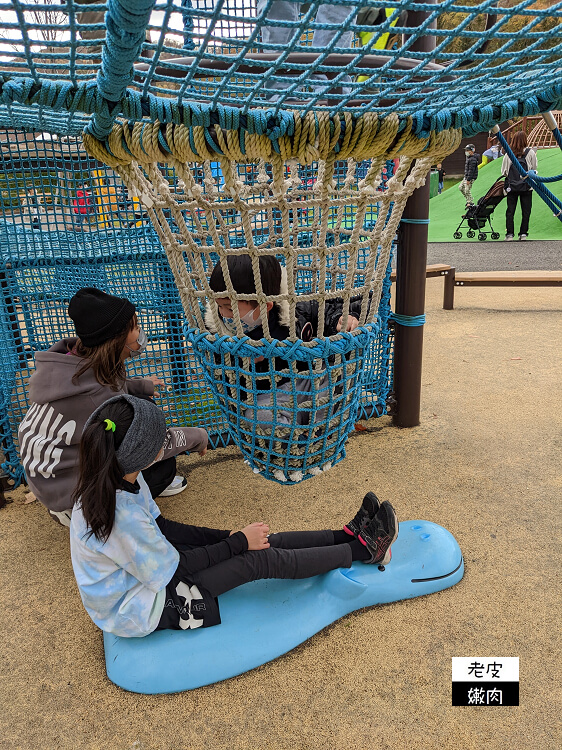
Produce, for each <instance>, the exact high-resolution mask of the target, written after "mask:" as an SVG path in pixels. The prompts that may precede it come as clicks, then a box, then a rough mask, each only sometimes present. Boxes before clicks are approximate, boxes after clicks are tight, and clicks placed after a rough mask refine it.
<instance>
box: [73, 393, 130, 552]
mask: <svg viewBox="0 0 562 750" xmlns="http://www.w3.org/2000/svg"><path fill="white" fill-rule="evenodd" d="M133 417H134V411H133V407H132V406H131V405H130V404H129V403H127V402H126V401H124V400H123V401H118V402H116V403H113V404H108V406H107V407H106V408H105V409H102V410H101V411H100V413H99V415H98V416H97V418H96V419H95V421H94V422H92V423H91V424H89V425H88V427H86V429H85V430H84V432H83V434H82V440H81V441H80V458H79V478H78V484H77V485H76V489H75V490H74V492H73V494H72V500H73V501H74V502H75V503H76V504H77V505H79V507H81V508H82V514H83V516H84V520H85V521H86V525H87V526H88V529H89V534H88V536H89V537H90V536H92V534H93V535H94V536H95V537H96V539H99V540H100V541H101V542H105V541H106V540H107V539H108V537H109V535H110V534H111V529H112V528H113V523H114V521H115V493H116V491H117V489H118V488H119V487H120V486H121V483H122V481H123V470H122V469H121V467H120V465H119V461H118V460H117V456H116V453H115V451H116V450H117V448H119V446H120V445H121V442H122V441H123V438H124V437H125V435H126V434H127V430H128V429H129V427H130V426H131V423H132V421H133ZM106 419H110V420H111V421H112V422H113V423H114V424H115V432H112V431H111V430H107V429H106V426H107V425H106V424H105V422H104V420H106Z"/></svg>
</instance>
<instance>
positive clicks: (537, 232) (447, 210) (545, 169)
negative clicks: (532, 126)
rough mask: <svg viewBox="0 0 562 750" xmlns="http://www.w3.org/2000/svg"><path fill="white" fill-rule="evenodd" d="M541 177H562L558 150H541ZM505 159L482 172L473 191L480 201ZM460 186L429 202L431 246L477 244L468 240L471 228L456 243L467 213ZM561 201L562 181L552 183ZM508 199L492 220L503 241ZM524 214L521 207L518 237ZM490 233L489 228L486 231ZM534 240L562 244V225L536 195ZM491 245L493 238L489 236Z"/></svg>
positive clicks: (517, 216)
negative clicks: (460, 224)
mask: <svg viewBox="0 0 562 750" xmlns="http://www.w3.org/2000/svg"><path fill="white" fill-rule="evenodd" d="M537 161H538V173H539V174H540V175H542V176H548V177H553V176H555V175H559V174H562V152H561V151H560V150H559V149H558V148H547V149H540V150H539V151H538V153H537ZM501 162H502V160H501V158H500V159H496V160H495V161H492V162H489V163H488V164H486V166H484V167H482V169H479V170H478V179H477V180H476V182H475V183H474V187H473V188H472V195H473V197H474V200H475V201H477V200H478V199H479V198H481V197H482V196H483V195H485V193H486V192H487V191H488V190H489V188H490V187H491V186H492V185H493V184H494V182H495V181H496V180H497V179H498V177H500V175H501ZM458 184H459V183H457V185H454V186H453V187H451V188H450V189H449V190H446V191H444V192H442V193H441V195H436V196H435V197H434V198H432V199H431V200H430V201H429V219H430V221H429V238H428V239H429V242H477V241H478V236H476V237H475V238H474V239H473V240H469V239H467V237H466V230H467V228H468V227H467V225H466V223H465V225H464V227H463V228H462V229H461V231H462V235H463V236H462V239H460V240H455V239H454V238H453V232H454V231H455V229H456V228H457V226H458V225H459V223H460V220H461V217H462V215H463V213H464V197H463V195H462V194H461V192H460V191H459V189H458ZM546 187H547V188H548V189H549V190H550V191H551V192H552V193H554V195H556V197H557V198H560V199H561V200H562V181H560V182H553V183H548V184H547V186H546ZM506 206H507V203H506V201H505V199H504V200H503V201H502V202H501V203H500V204H499V205H498V206H497V208H496V210H495V211H494V213H493V214H492V216H491V220H492V226H493V227H494V229H495V231H496V232H499V234H500V239H501V240H503V239H504V237H505V209H506ZM520 221H521V211H520V208H519V206H518V207H517V211H516V213H515V234H516V235H517V233H518V231H519V224H520ZM486 229H489V226H487V227H486ZM529 239H530V240H562V221H560V219H557V218H556V217H555V216H553V215H552V211H551V210H550V208H549V207H548V206H547V205H546V203H545V202H544V201H543V200H542V199H541V198H539V196H538V195H537V194H536V193H535V194H534V195H533V210H532V212H531V221H530V223H529ZM488 241H489V242H492V241H493V240H490V237H489V235H488Z"/></svg>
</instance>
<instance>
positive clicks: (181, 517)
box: [0, 258, 562, 750]
mask: <svg viewBox="0 0 562 750" xmlns="http://www.w3.org/2000/svg"><path fill="white" fill-rule="evenodd" d="M445 259H446V260H450V258H445ZM442 295H443V280H442V279H439V278H431V279H428V281H427V324H426V328H425V331H424V371H423V380H422V387H423V394H422V414H421V424H420V425H419V426H418V427H416V428H413V429H408V430H399V429H396V428H395V427H392V426H391V421H390V419H389V418H388V417H383V418H381V419H380V420H372V421H370V422H366V423H365V424H364V426H365V427H366V428H367V429H366V430H365V431H364V432H355V433H354V434H353V435H352V436H351V438H350V440H349V443H348V446H347V450H348V454H347V458H346V459H345V461H342V462H341V463H340V464H338V465H337V466H334V468H333V469H332V470H331V471H329V472H326V473H325V474H323V475H322V476H320V477H317V478H315V479H311V480H309V481H307V482H303V483H302V484H299V485H296V486H294V487H283V486H281V485H279V484H275V483H274V482H268V481H266V480H265V479H263V478H262V477H259V476H256V475H254V474H252V472H251V471H250V470H249V469H248V467H247V466H245V464H244V463H243V461H242V459H241V458H240V455H239V453H238V452H237V450H236V449H234V448H225V449H222V450H219V451H213V452H210V453H209V454H208V455H207V456H205V457H204V458H201V457H199V456H194V457H182V458H181V459H180V465H181V468H182V470H183V471H184V472H185V473H186V474H187V475H188V480H189V483H188V490H187V491H186V492H184V493H182V494H181V495H177V496H176V497H171V498H163V499H162V500H161V501H160V502H161V508H162V511H163V513H164V515H165V516H168V517H170V518H172V519H174V520H177V521H184V522H188V523H194V524H201V525H203V524H205V525H213V526H214V525H216V526H217V527H219V528H229V527H231V528H239V527H240V526H241V525H243V524H245V523H247V522H249V521H254V520H262V519H263V520H266V521H268V522H269V523H270V524H271V527H272V529H273V530H275V531H277V530H281V529H287V528H303V529H313V528H320V527H322V526H325V525H328V526H332V527H333V528H341V526H342V524H344V523H346V522H347V521H349V519H350V518H351V517H352V516H353V514H354V513H355V511H356V509H357V505H358V502H359V500H360V499H361V498H362V497H363V494H364V492H365V491H366V490H367V489H373V490H375V491H376V492H377V493H378V494H379V495H380V497H381V499H384V500H386V499H388V500H391V502H392V503H393V505H394V506H395V507H396V510H397V513H398V516H399V518H400V522H401V523H406V522H407V521H408V520H412V519H427V520H429V521H434V522H436V523H439V524H441V525H443V526H445V527H446V528H448V529H449V530H450V531H451V532H452V533H453V534H454V535H455V537H456V538H457V540H458V542H459V544H460V546H461V549H462V550H463V553H464V557H465V564H466V570H465V576H464V578H463V580H462V581H461V582H460V583H459V584H458V585H456V586H454V587H453V588H451V589H447V590H445V591H443V592H440V593H438V594H432V595H431V596H426V597H420V598H417V599H411V600H408V601H403V602H397V603H394V604H391V605H388V606H383V607H375V608H373V609H371V610H368V611H363V612H355V613H353V614H351V615H349V616H348V617H345V618H343V619H341V620H338V621H337V622H336V623H334V624H333V625H332V626H331V627H329V628H327V629H325V630H324V631H322V632H321V633H318V634H317V635H315V636H314V637H313V638H311V639H310V640H308V641H307V642H306V643H304V644H303V645H301V646H299V647H298V648H297V649H295V650H294V651H292V652H290V653H288V654H286V655H285V656H282V657H281V658H279V659H276V660H275V661H273V662H271V663H269V664H266V665H264V666H263V667H260V668H258V669H255V670H253V671H251V672H248V673H246V674H243V675H240V676H239V677H235V678H233V679H231V680H227V681H225V682H221V683H217V684H215V685H210V686H208V687H204V688H200V689H198V690H193V691H189V692H184V693H179V694H176V695H138V694H134V693H127V692H125V691H124V690H121V689H120V688H117V687H116V686H115V685H113V684H112V683H111V682H109V680H108V679H107V677H106V673H105V667H104V653H103V646H102V637H101V633H100V632H99V631H98V630H97V628H96V627H95V626H94V625H93V624H92V622H91V621H90V619H89V618H88V615H87V614H86V612H85V610H84V608H83V606H82V604H81V601H80V597H79V595H78V591H77V589H76V584H75V582H74V578H73V574H72V570H71V564H70V554H69V549H68V532H67V531H66V529H64V528H63V527H61V526H57V525H56V524H54V523H53V522H52V521H50V520H49V518H48V517H47V513H46V511H45V509H44V508H43V507H42V506H40V505H39V504H38V503H36V502H33V503H30V504H25V496H24V492H23V488H21V487H20V488H18V489H16V490H12V491H11V492H9V493H8V494H9V495H10V496H11V498H12V500H13V502H12V503H10V504H8V505H7V506H6V507H5V508H2V509H0V560H1V561H2V564H1V565H0V592H1V595H0V633H1V634H2V643H1V646H0V675H1V677H0V684H1V696H2V711H1V712H0V750H195V749H197V750H254V749H256V748H259V749H261V748H267V750H313V749H314V750H373V749H374V748H376V750H436V749H437V750H482V749H483V748H484V749H485V750H519V749H520V748H528V749H529V750H560V748H561V747H562V736H561V731H560V730H561V726H560V708H559V707H560V706H561V705H562V694H561V686H560V667H559V666H558V667H557V666H556V665H557V664H558V665H559V664H560V637H559V619H560V615H559V612H560V559H561V553H560V533H557V531H559V527H560V522H559V518H560V490H561V487H562V480H561V476H560V457H559V450H557V448H559V445H560V434H561V432H560V428H561V415H562V387H561V382H560V368H561V366H562V357H561V352H560V347H559V346H558V347H557V346H556V343H557V342H558V341H560V334H561V315H560V307H561V306H560V290H559V289H555V288H544V289H530V288H524V287H523V288H517V289H510V288H506V287H498V288H494V289H488V288H482V287H475V288H473V289H470V290H467V291H466V293H465V294H463V295H461V294H459V295H458V301H457V303H456V305H455V309H454V310H443V309H442V307H441V301H442ZM555 342H556V343H555ZM298 616H299V613H298V612H297V613H296V617H297V624H298ZM216 633H217V638H220V626H219V627H218V628H217V630H216ZM189 637H190V634H189V633H186V638H189ZM454 656H468V657H494V658H495V657H505V656H519V657H520V680H521V697H520V703H521V705H520V706H518V707H510V706H497V707H486V708H484V707H477V706H471V707H468V706H467V707H464V708H463V707H453V706H452V705H451V658H452V657H454Z"/></svg>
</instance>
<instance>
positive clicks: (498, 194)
mask: <svg viewBox="0 0 562 750" xmlns="http://www.w3.org/2000/svg"><path fill="white" fill-rule="evenodd" d="M504 183H505V177H500V179H499V180H496V182H494V184H493V185H492V187H491V188H490V189H489V190H488V192H487V193H486V195H483V196H482V198H480V200H479V201H478V203H477V204H476V205H475V206H470V207H469V208H467V209H466V213H465V214H464V215H463V217H462V219H461V223H460V224H459V225H458V227H457V230H456V232H455V233H454V234H453V237H454V238H455V239H456V240H460V239H461V237H462V232H461V231H460V230H461V228H462V226H463V224H464V222H465V221H466V223H467V224H468V231H467V233H466V236H467V237H469V238H470V239H472V237H475V236H476V232H478V239H479V240H480V241H484V240H487V239H488V235H490V237H491V238H492V239H493V240H499V238H500V234H499V232H495V231H494V227H493V226H492V222H491V220H490V216H491V215H492V214H493V213H494V211H495V209H496V206H497V205H498V204H499V203H501V202H502V201H503V198H504V195H505V193H504V190H503V186H504ZM486 222H488V224H489V225H490V231H489V232H487V231H486V230H485V229H484V227H485V226H486Z"/></svg>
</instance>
